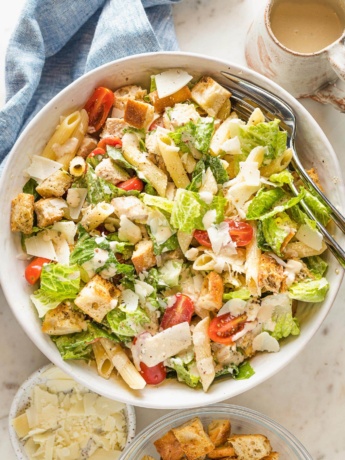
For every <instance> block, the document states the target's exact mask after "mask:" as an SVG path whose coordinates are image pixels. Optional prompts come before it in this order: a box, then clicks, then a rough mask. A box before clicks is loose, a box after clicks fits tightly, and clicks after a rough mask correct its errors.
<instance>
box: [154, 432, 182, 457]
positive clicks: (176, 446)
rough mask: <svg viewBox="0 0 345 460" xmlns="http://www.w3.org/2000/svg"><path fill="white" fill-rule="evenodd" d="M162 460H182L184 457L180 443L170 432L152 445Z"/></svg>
mask: <svg viewBox="0 0 345 460" xmlns="http://www.w3.org/2000/svg"><path fill="white" fill-rule="evenodd" d="M153 444H154V445H155V447H156V449H157V452H158V453H159V455H160V456H161V458H162V460H182V459H184V458H186V457H185V455H184V452H183V450H182V449H181V446H180V443H179V442H178V440H177V439H176V437H175V435H174V433H173V432H172V431H171V430H170V431H168V432H167V433H165V435H164V436H162V437H161V438H159V439H157V441H154V443H153Z"/></svg>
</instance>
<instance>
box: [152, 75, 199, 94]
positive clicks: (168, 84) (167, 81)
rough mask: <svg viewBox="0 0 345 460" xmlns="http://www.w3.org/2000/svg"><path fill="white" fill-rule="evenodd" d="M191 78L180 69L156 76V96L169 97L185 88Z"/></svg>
mask: <svg viewBox="0 0 345 460" xmlns="http://www.w3.org/2000/svg"><path fill="white" fill-rule="evenodd" d="M192 78H193V77H192V76H191V75H189V74H188V73H187V72H185V71H184V70H180V69H171V70H167V71H165V72H162V73H159V74H157V75H156V76H155V81H156V87H157V92H158V96H159V97H160V98H162V97H167V96H171V94H174V93H176V92H177V91H178V90H180V89H182V88H183V87H184V86H186V85H187V84H188V83H189V82H190V81H191V80H192Z"/></svg>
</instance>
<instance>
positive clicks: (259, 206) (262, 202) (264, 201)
mask: <svg viewBox="0 0 345 460" xmlns="http://www.w3.org/2000/svg"><path fill="white" fill-rule="evenodd" d="M284 195H285V192H284V190H283V189H281V188H279V187H278V188H273V189H271V190H266V189H261V190H259V192H258V193H257V194H256V196H255V197H254V198H253V200H252V202H251V203H250V205H249V206H248V211H247V215H246V219H247V220H254V219H259V218H260V217H261V216H263V215H264V214H265V213H267V212H268V211H269V210H270V209H271V208H272V206H273V205H275V204H276V203H277V202H278V201H279V200H281V199H282V198H283V196H284Z"/></svg>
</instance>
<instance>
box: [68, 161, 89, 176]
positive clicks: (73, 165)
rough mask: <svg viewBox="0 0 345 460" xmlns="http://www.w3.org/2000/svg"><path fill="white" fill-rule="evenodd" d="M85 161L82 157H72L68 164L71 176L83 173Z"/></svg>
mask: <svg viewBox="0 0 345 460" xmlns="http://www.w3.org/2000/svg"><path fill="white" fill-rule="evenodd" d="M85 170H86V162H85V160H84V158H83V157H79V156H78V157H74V158H73V159H72V160H71V162H70V164H69V172H70V174H72V176H75V177H80V176H82V175H83V174H84V173H85Z"/></svg>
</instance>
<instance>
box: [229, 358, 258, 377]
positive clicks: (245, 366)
mask: <svg viewBox="0 0 345 460" xmlns="http://www.w3.org/2000/svg"><path fill="white" fill-rule="evenodd" d="M254 374H255V371H254V369H253V368H252V366H251V365H250V363H249V361H244V362H243V363H241V364H240V365H239V366H238V374H234V375H233V378H234V379H235V380H247V379H249V378H250V377H252V376H253V375H254Z"/></svg>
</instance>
